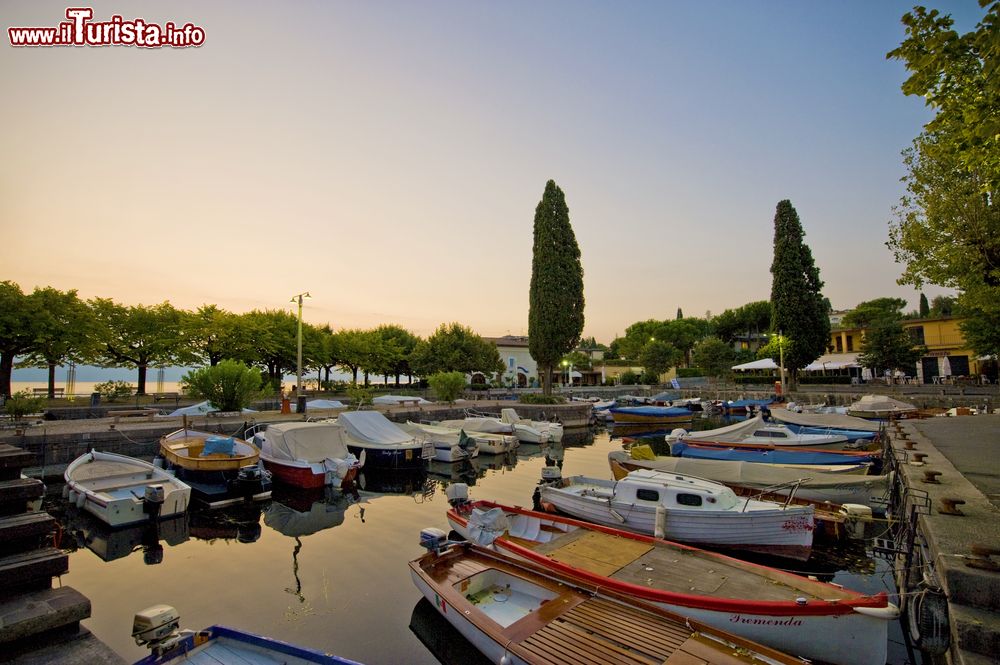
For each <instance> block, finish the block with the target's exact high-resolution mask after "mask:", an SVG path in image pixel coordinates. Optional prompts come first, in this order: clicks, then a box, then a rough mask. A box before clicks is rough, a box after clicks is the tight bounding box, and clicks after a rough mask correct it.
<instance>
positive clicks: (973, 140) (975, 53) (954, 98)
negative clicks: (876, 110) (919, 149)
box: [886, 0, 1000, 200]
mask: <svg viewBox="0 0 1000 665" xmlns="http://www.w3.org/2000/svg"><path fill="white" fill-rule="evenodd" d="M979 5H980V6H981V7H983V8H984V9H986V8H988V9H986V14H985V15H984V16H983V18H982V20H981V21H980V22H979V23H978V24H977V25H976V29H975V30H973V31H971V32H968V33H966V34H964V35H960V34H959V33H958V32H956V31H955V30H954V29H953V28H952V26H953V23H954V22H953V21H952V19H951V17H950V16H947V15H945V16H942V15H941V14H940V13H939V12H938V10H936V9H932V10H927V9H926V8H924V7H914V8H913V11H912V12H910V13H907V14H905V15H904V16H903V19H902V20H903V25H905V26H906V39H905V40H904V41H903V42H902V43H901V44H900V45H899V48H896V49H894V50H893V51H890V52H889V53H888V54H887V55H886V57H887V58H895V59H897V60H901V61H903V62H904V63H905V65H906V68H907V69H908V70H909V71H910V72H911V75H910V78H908V79H907V80H906V81H905V82H904V83H903V92H904V93H905V94H907V95H915V96H919V97H922V98H923V99H924V102H925V103H926V104H927V105H928V106H930V107H931V108H933V109H934V110H935V115H934V118H933V119H932V120H931V121H930V122H929V123H928V124H927V125H926V127H925V130H926V131H925V134H927V135H931V134H933V135H937V136H939V137H941V138H942V140H941V141H940V142H938V143H937V144H936V145H934V146H932V148H933V150H935V151H938V152H947V153H949V155H948V160H949V161H953V162H954V164H955V165H956V166H957V167H959V168H960V169H961V170H962V171H964V172H966V173H975V174H977V175H978V177H979V178H980V181H979V182H980V185H981V189H980V191H981V193H984V194H985V193H993V194H994V195H995V193H996V192H997V191H1000V114H998V113H997V109H998V108H1000V47H998V46H997V45H998V44H1000V3H997V2H995V1H994V0H979ZM994 200H995V199H994Z"/></svg>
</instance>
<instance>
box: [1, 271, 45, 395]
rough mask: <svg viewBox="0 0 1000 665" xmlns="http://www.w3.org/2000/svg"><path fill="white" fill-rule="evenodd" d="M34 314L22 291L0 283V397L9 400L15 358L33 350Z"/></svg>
mask: <svg viewBox="0 0 1000 665" xmlns="http://www.w3.org/2000/svg"><path fill="white" fill-rule="evenodd" d="M35 314H36V312H35V311H34V310H33V308H32V307H31V306H30V304H29V300H28V296H26V295H24V292H23V291H21V287H20V286H18V285H17V284H15V283H14V282H10V281H3V282H0V395H2V396H9V395H10V394H11V391H10V375H11V372H12V371H13V369H14V358H15V357H16V356H18V355H22V354H25V353H28V352H29V351H31V350H32V349H33V348H35V333H36V329H37V326H38V322H37V319H36V317H35Z"/></svg>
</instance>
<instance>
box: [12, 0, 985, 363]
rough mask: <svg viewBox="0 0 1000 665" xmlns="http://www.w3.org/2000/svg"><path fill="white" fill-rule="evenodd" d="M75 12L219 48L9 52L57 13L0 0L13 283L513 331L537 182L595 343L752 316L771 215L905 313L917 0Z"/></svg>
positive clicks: (853, 291) (415, 326)
mask: <svg viewBox="0 0 1000 665" xmlns="http://www.w3.org/2000/svg"><path fill="white" fill-rule="evenodd" d="M929 4H930V5H931V6H936V7H940V8H942V9H943V10H945V11H946V12H951V13H953V14H954V15H955V17H956V19H958V27H959V29H961V30H963V31H964V30H968V29H971V28H972V26H973V25H974V23H975V22H976V20H978V18H979V17H980V16H981V15H982V12H981V11H980V10H979V9H978V6H977V4H976V3H975V2H972V1H971V0H969V1H964V2H937V3H934V2H931V3H929ZM85 6H93V7H94V11H95V19H97V20H108V19H110V17H111V15H112V14H116V13H118V14H122V15H123V16H124V18H125V19H133V18H136V17H142V18H144V19H145V20H146V21H147V22H157V23H161V24H163V23H166V22H167V21H174V22H175V23H178V24H183V23H186V22H191V23H194V24H195V25H198V26H200V27H202V28H203V29H204V31H205V35H206V40H205V44H204V45H203V46H201V47H200V48H188V49H168V48H163V49H152V50H146V49H140V48H135V47H125V46H112V47H61V48H13V47H11V46H10V43H9V41H8V39H7V34H6V28H7V27H10V26H56V25H57V24H58V23H59V22H60V21H61V20H65V18H64V11H65V9H66V7H67V4H66V3H65V2H63V3H53V2H44V1H39V0H30V1H23V2H22V1H17V2H5V3H4V5H3V9H4V11H3V21H4V28H5V29H4V34H3V36H2V38H3V41H4V43H3V45H2V46H0V84H2V90H3V97H4V103H3V104H2V105H0V124H2V127H3V129H4V135H3V136H4V140H3V143H2V145H3V151H4V159H3V160H2V161H0V224H2V238H3V240H2V242H0V266H2V268H0V279H9V280H13V281H15V282H17V283H19V284H20V285H21V287H22V288H23V289H25V290H26V291H30V290H31V289H33V288H34V287H35V286H53V287H56V288H59V289H74V288H75V289H77V290H78V291H79V293H80V295H81V296H83V297H85V298H91V297H95V296H103V297H110V298H112V299H114V300H116V301H118V302H121V303H125V304H138V303H143V304H154V303H158V302H162V301H165V300H168V301H170V302H171V303H172V304H174V305H175V306H177V307H182V308H189V309H194V308H197V307H198V306H199V305H202V304H205V303H215V304H218V305H219V306H221V307H223V308H225V309H229V310H231V311H234V312H245V311H249V310H251V309H268V308H270V309H274V308H289V309H292V308H293V307H294V305H293V304H292V303H290V302H289V299H290V298H291V297H292V296H293V295H295V294H297V293H300V292H302V291H309V292H311V293H312V296H313V299H312V300H309V301H307V302H306V308H305V310H304V319H305V320H306V321H309V322H311V323H315V324H324V323H329V324H330V325H331V326H332V327H333V328H334V329H339V328H348V327H362V328H370V327H374V326H377V325H379V324H382V323H397V324H400V325H402V326H404V327H406V328H408V329H410V330H412V331H413V332H415V333H417V334H419V335H422V336H426V335H428V334H430V333H431V332H433V330H434V329H435V328H436V327H437V326H438V325H439V324H441V323H445V322H451V321H458V322H460V323H463V324H465V325H468V326H470V327H471V328H473V329H474V330H475V331H476V332H478V333H480V334H482V335H486V336H498V335H504V334H507V333H510V334H526V333H527V326H528V283H529V280H530V273H531V244H532V221H533V216H534V209H535V206H536V204H537V203H538V201H539V199H540V198H541V195H542V191H543V189H544V187H545V182H546V181H547V180H548V179H550V178H551V179H554V180H555V181H556V182H557V183H558V184H559V186H560V187H561V188H562V189H563V191H564V192H565V193H566V199H567V203H568V205H569V209H570V219H571V223H572V225H573V228H574V230H575V232H576V237H577V241H578V242H579V245H580V249H581V252H582V257H583V266H584V271H585V277H584V283H585V297H586V320H587V323H586V327H585V330H584V334H585V335H587V336H589V335H593V336H595V337H596V338H597V340H598V341H601V342H605V343H607V342H610V341H611V339H612V338H614V337H615V336H616V335H621V334H623V333H624V330H625V328H626V327H627V326H628V325H629V324H631V323H633V322H635V321H639V320H644V319H648V318H659V319H663V318H673V317H674V316H675V314H676V311H677V308H678V307H680V308H682V309H683V311H684V314H685V315H688V316H704V315H705V313H706V311H711V312H712V313H715V314H717V313H719V312H721V311H722V310H724V309H727V308H731V307H738V306H740V305H742V304H744V303H746V302H749V301H752V300H762V299H767V298H768V297H769V295H770V287H771V275H770V272H769V268H770V263H771V252H772V234H773V217H774V210H775V205H776V204H777V202H778V201H779V200H781V199H786V198H787V199H790V200H791V201H792V204H793V205H794V206H795V207H796V209H797V210H798V213H799V216H800V218H801V220H802V225H803V227H804V229H805V232H806V243H807V244H809V245H810V247H811V248H812V252H813V255H814V257H815V258H816V262H817V264H818V266H819V268H820V271H821V276H822V278H823V279H824V280H825V282H826V287H825V289H824V294H825V295H826V296H827V297H829V298H830V300H831V301H832V303H833V305H834V307H835V308H838V309H846V308H849V307H853V306H854V305H856V304H857V303H858V302H860V301H862V300H868V299H871V298H876V297H881V296H899V297H903V298H906V299H907V300H908V301H909V302H910V307H911V308H915V307H916V304H917V297H918V293H917V292H916V291H914V290H913V289H912V288H909V287H900V286H898V285H896V283H895V280H896V278H897V277H898V275H899V274H900V272H901V268H900V267H899V266H897V265H895V264H894V263H893V259H892V255H891V253H890V252H889V251H888V249H886V247H885V241H886V239H887V229H888V222H889V221H890V220H891V219H892V212H891V209H892V206H893V205H895V204H896V203H897V202H898V199H899V196H900V194H901V193H902V185H901V184H900V183H899V178H900V177H901V176H902V175H903V173H904V170H903V166H902V163H901V158H900V151H901V150H902V149H903V148H905V147H906V146H907V145H908V144H909V143H910V141H911V140H912V139H913V138H914V137H915V136H916V135H917V134H918V133H919V132H920V129H921V126H922V124H923V123H924V122H926V121H927V120H928V119H929V117H930V115H929V112H928V111H927V110H926V109H925V108H924V105H923V102H922V101H921V100H920V99H915V98H907V97H904V96H903V94H902V93H901V92H900V88H899V86H900V84H901V83H902V81H903V80H904V79H905V72H904V69H903V66H902V65H901V64H900V63H899V62H896V61H887V60H886V59H885V53H886V52H887V51H889V50H891V49H892V48H894V47H895V46H897V45H898V44H899V42H900V40H901V39H902V38H903V29H902V25H901V23H900V17H901V16H902V14H903V13H905V12H906V11H907V10H908V9H909V8H910V7H911V6H912V3H907V2H869V1H868V0H858V1H847V2H836V3H831V2H798V1H791V0H789V1H777V0H774V1H760V2H745V1H738V2H722V1H710V2H695V1H693V0H691V1H688V2H666V1H662V2H611V1H606V2H587V1H572V2H555V1H541V2H538V1H524V2H519V1H513V2H485V1H472V0H467V1H463V2H458V1H456V2H439V1H434V0H428V1H427V2H412V1H407V2H380V1H371V2H361V1H357V2H282V3H278V2H212V3H205V2H169V3H166V2H156V3H154V2H136V1H128V2H125V1H124V0H121V1H119V2H100V1H98V2H93V3H87V4H86V5H85ZM942 292H943V291H941V290H939V289H933V288H928V289H926V290H925V293H927V295H928V297H933V296H934V295H937V294H939V293H942Z"/></svg>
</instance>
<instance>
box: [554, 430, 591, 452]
mask: <svg viewBox="0 0 1000 665" xmlns="http://www.w3.org/2000/svg"><path fill="white" fill-rule="evenodd" d="M593 442H594V430H593V429H591V428H590V427H574V428H573V429H568V430H566V431H565V432H563V437H562V441H561V442H558V441H557V442H556V443H562V445H564V446H566V447H568V448H579V447H582V446H587V445H590V444H591V443H593Z"/></svg>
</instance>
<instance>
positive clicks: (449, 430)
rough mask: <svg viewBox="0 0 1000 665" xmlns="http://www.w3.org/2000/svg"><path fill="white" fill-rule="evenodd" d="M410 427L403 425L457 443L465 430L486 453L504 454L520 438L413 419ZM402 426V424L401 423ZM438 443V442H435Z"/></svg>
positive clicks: (480, 450) (444, 440) (514, 445)
mask: <svg viewBox="0 0 1000 665" xmlns="http://www.w3.org/2000/svg"><path fill="white" fill-rule="evenodd" d="M406 424H407V425H408V426H409V427H403V429H405V430H407V431H410V432H414V431H415V428H419V429H420V431H421V432H423V434H424V435H425V436H427V438H429V439H432V440H440V441H442V442H447V443H450V444H457V443H458V442H459V440H460V439H461V437H462V433H463V432H464V433H465V435H466V436H467V437H469V438H470V439H472V441H473V442H474V443H475V444H476V446H477V447H478V448H479V452H481V453H483V454H485V455H502V454H503V453H506V452H508V451H511V450H513V449H514V448H517V445H518V440H517V437H516V436H514V435H513V434H491V433H489V432H473V431H468V432H466V431H465V430H464V429H462V428H461V427H445V426H444V425H434V424H429V423H415V422H413V421H409V420H408V421H406ZM400 427H402V425H400ZM435 445H437V444H435Z"/></svg>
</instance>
